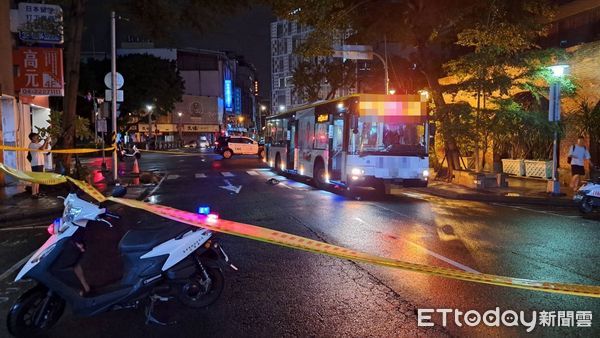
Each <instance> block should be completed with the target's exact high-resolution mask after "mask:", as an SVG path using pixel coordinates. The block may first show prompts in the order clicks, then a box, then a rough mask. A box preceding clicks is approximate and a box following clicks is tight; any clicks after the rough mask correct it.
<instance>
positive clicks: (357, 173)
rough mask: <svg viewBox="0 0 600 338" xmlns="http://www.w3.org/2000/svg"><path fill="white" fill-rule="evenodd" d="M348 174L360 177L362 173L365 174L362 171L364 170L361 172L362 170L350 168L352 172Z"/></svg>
mask: <svg viewBox="0 0 600 338" xmlns="http://www.w3.org/2000/svg"><path fill="white" fill-rule="evenodd" d="M350 173H351V174H352V175H353V176H359V175H362V174H364V173H365V171H364V170H362V169H360V168H352V170H351V171H350Z"/></svg>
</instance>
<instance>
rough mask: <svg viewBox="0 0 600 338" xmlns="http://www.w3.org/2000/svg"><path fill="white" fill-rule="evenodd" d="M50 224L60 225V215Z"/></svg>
mask: <svg viewBox="0 0 600 338" xmlns="http://www.w3.org/2000/svg"><path fill="white" fill-rule="evenodd" d="M52 224H55V225H60V217H59V218H57V219H55V220H54V222H52Z"/></svg>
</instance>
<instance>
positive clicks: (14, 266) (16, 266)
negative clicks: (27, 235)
mask: <svg viewBox="0 0 600 338" xmlns="http://www.w3.org/2000/svg"><path fill="white" fill-rule="evenodd" d="M36 251H37V250H36ZM34 253H35V251H34V252H32V253H30V254H29V255H27V256H25V257H23V258H22V259H21V260H20V261H18V262H16V263H15V264H14V265H13V266H11V267H10V268H8V270H6V271H4V272H3V273H2V274H1V275H0V281H3V280H4V279H6V278H7V277H8V276H10V275H11V274H12V273H13V272H15V271H16V270H17V269H18V268H20V267H21V266H23V264H25V263H26V262H27V261H28V260H29V258H31V256H33V254H34Z"/></svg>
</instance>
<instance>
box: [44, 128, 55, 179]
mask: <svg viewBox="0 0 600 338" xmlns="http://www.w3.org/2000/svg"><path fill="white" fill-rule="evenodd" d="M46 141H47V142H48V147H46V150H48V151H47V152H45V153H44V171H45V172H49V171H50V172H53V171H54V161H53V160H52V153H51V152H50V150H52V139H51V138H50V136H48V137H47V138H46Z"/></svg>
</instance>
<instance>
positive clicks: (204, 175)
mask: <svg viewBox="0 0 600 338" xmlns="http://www.w3.org/2000/svg"><path fill="white" fill-rule="evenodd" d="M194 176H195V177H196V178H206V174H196V175H194Z"/></svg>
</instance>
